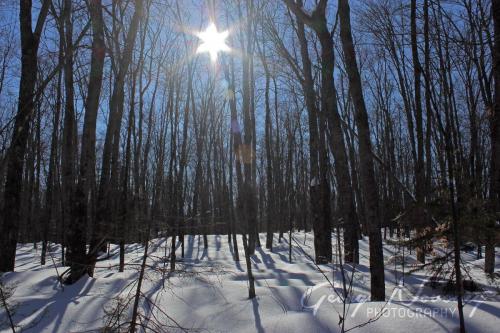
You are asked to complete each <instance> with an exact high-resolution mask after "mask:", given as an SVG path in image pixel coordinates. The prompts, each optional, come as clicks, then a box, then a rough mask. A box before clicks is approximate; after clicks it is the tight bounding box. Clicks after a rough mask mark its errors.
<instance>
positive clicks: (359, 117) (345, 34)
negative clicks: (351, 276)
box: [339, 0, 385, 301]
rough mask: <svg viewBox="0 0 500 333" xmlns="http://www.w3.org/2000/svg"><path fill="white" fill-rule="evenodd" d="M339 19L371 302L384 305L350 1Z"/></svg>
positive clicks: (373, 184) (379, 241) (374, 199)
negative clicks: (366, 234)
mask: <svg viewBox="0 0 500 333" xmlns="http://www.w3.org/2000/svg"><path fill="white" fill-rule="evenodd" d="M339 17H340V38H341V40H342V50H343V53H344V59H345V62H346V70H347V75H348V77H349V90H350V93H351V98H352V100H353V104H354V109H355V121H356V126H357V128H358V136H359V155H360V174H361V177H360V178H361V179H360V180H361V186H362V189H363V192H364V196H365V210H366V218H367V222H368V224H369V229H368V232H369V238H370V245H369V247H370V273H371V299H372V301H383V300H384V299H385V281H384V255H383V248H382V236H381V233H380V215H379V202H378V200H379V199H378V193H377V183H376V182H375V170H374V164H373V156H372V148H371V141H370V125H369V122H368V113H367V111H366V105H365V100H364V97H363V88H362V84H361V76H360V74H359V70H358V64H357V60H356V52H355V50H354V44H353V40H352V33H351V19H350V9H349V3H348V0H339Z"/></svg>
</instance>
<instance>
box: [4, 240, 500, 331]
mask: <svg viewBox="0 0 500 333" xmlns="http://www.w3.org/2000/svg"><path fill="white" fill-rule="evenodd" d="M276 236H277V235H275V238H274V239H275V242H274V248H273V252H272V253H271V252H269V250H267V249H265V248H257V250H256V254H255V255H254V256H253V257H252V265H253V267H252V268H253V273H254V275H255V278H256V294H257V298H255V299H253V300H249V299H248V289H247V287H248V282H247V275H246V266H245V261H244V254H243V247H242V243H241V238H240V240H239V244H238V245H239V249H240V259H241V261H240V262H239V263H237V262H234V260H233V257H232V249H230V246H229V244H228V242H227V236H223V235H211V236H208V242H209V247H208V249H207V250H205V249H204V248H203V238H202V237H199V236H186V243H185V246H186V253H185V258H184V260H182V261H180V262H178V263H177V264H176V269H178V270H179V271H178V272H176V273H173V274H169V272H168V270H166V271H163V270H162V269H163V267H164V262H163V257H164V255H165V251H167V254H168V252H169V249H170V240H169V239H168V240H167V241H165V239H155V240H153V241H151V242H150V256H149V259H148V261H147V264H148V269H147V271H146V273H147V274H146V279H145V281H144V284H143V287H142V288H141V291H142V293H143V294H144V295H145V296H147V297H148V299H149V300H152V301H154V302H155V304H156V305H157V306H158V307H157V308H156V307H153V306H151V305H150V304H149V303H147V302H144V301H143V302H141V314H142V315H143V318H149V323H150V324H151V325H153V323H155V322H161V323H163V324H165V325H169V326H170V327H164V328H163V330H164V331H169V332H172V331H173V332H176V331H180V330H179V329H176V328H175V327H174V326H177V325H180V326H181V327H183V328H185V329H188V330H195V331H202V332H337V331H338V332H340V327H339V325H338V323H339V313H342V307H343V305H342V302H341V301H340V299H339V296H338V295H337V294H336V293H335V292H334V291H333V290H332V288H331V285H330V283H329V282H327V280H326V278H325V276H326V277H328V279H329V280H330V281H331V282H332V284H333V286H334V287H335V289H336V290H337V291H338V292H340V293H342V283H341V282H342V280H341V274H340V271H339V270H338V269H337V268H336V269H334V266H332V265H321V266H320V267H317V266H316V265H315V264H314V263H313V262H312V261H311V260H310V258H309V257H308V256H312V255H313V253H314V251H313V236H312V234H310V233H307V234H304V233H302V232H301V233H295V234H294V238H295V240H296V242H293V251H292V263H289V262H288V242H287V239H284V240H283V241H282V242H281V243H278V241H277V237H276ZM333 239H334V242H335V237H333ZM261 242H262V244H265V235H263V234H262V235H261ZM298 244H300V248H299V246H298ZM334 245H335V244H334ZM406 252H407V251H405V261H406V262H414V256H413V254H414V253H413V254H408V253H406ZM50 253H51V256H49V257H48V258H47V265H46V266H44V267H41V266H40V264H39V262H40V250H39V249H38V250H36V249H34V248H33V244H25V245H19V246H18V251H17V261H16V272H13V273H7V274H5V275H4V276H3V277H2V282H3V284H4V285H5V286H8V287H14V288H15V289H14V293H13V296H12V297H11V298H10V299H9V303H10V307H11V308H12V310H13V320H14V322H15V324H16V325H17V326H18V329H17V331H20V330H21V329H22V331H23V332H65V333H66V332H89V331H90V332H97V331H99V330H100V329H102V328H103V326H104V325H105V323H106V322H109V320H110V316H109V313H110V311H112V310H114V309H116V305H117V304H119V305H123V304H125V302H126V301H127V300H129V299H131V297H132V296H133V294H135V284H131V283H132V282H133V281H134V280H135V279H136V278H137V276H138V271H139V268H140V263H141V261H142V253H143V247H142V245H141V244H129V245H127V254H126V263H128V264H129V265H127V266H126V268H125V272H123V273H119V272H118V266H117V265H118V260H119V258H118V247H117V246H116V245H112V246H111V251H110V253H111V254H112V256H111V257H110V258H109V259H108V260H103V261H100V262H98V268H97V269H96V273H95V277H94V278H90V277H85V278H82V279H81V280H80V281H79V282H78V283H76V284H75V285H72V286H61V285H60V284H59V283H58V281H57V273H56V269H57V271H58V272H59V274H60V273H62V271H64V269H65V268H63V267H60V266H59V265H58V260H59V258H60V247H59V246H52V248H51V251H50ZM306 253H307V255H306ZM497 253H498V251H497ZM360 255H361V256H360V257H361V258H360V261H361V262H360V265H356V267H355V273H354V279H353V294H352V297H351V301H352V302H351V304H350V305H349V312H348V315H347V316H346V318H345V328H346V330H347V329H349V328H352V327H355V326H357V325H363V324H366V325H365V326H361V327H358V328H357V329H356V331H358V332H365V331H369V332H388V331H405V332H408V333H410V332H455V331H457V330H458V312H457V309H456V302H455V301H454V299H453V297H451V296H449V295H448V296H445V295H442V293H441V292H440V291H439V290H434V289H432V288H430V287H429V286H427V285H426V284H425V282H426V280H427V278H428V273H426V272H425V271H417V272H415V273H412V274H409V275H406V276H405V279H404V285H403V284H402V281H401V280H400V278H401V276H402V274H401V266H397V267H398V269H399V270H398V271H395V269H394V268H395V266H394V265H395V264H394V263H395V262H396V263H399V261H401V259H400V258H399V259H397V260H395V259H394V258H396V257H397V256H398V255H399V254H398V253H396V248H395V247H394V246H392V245H385V248H384V255H385V259H386V272H385V279H386V297H387V300H388V302H369V286H370V275H369V268H368V240H367V239H363V240H361V241H360ZM177 258H180V249H179V248H178V250H177ZM463 259H464V262H465V263H466V264H467V265H468V267H469V270H470V272H469V274H470V275H471V277H472V278H473V279H474V281H475V282H476V283H478V284H479V286H480V287H481V288H482V289H483V291H481V292H475V293H471V292H468V293H467V294H466V297H465V298H466V299H467V300H468V302H467V305H466V306H465V309H464V313H465V322H466V328H467V331H468V332H494V331H497V328H498V325H499V324H500V320H499V318H500V296H499V294H498V292H499V290H500V288H499V284H500V283H499V281H498V279H497V280H496V281H492V280H491V279H488V278H487V277H486V276H485V274H484V273H483V272H482V270H481V269H482V265H483V264H484V260H483V259H481V260H476V259H475V253H465V252H464V253H463ZM499 261H500V258H498V256H497V263H498V262H499ZM53 262H54V263H56V265H54V264H53ZM335 267H337V266H335ZM167 268H168V265H167ZM497 268H498V266H497ZM319 269H321V271H322V272H320V271H319ZM348 271H349V272H350V269H349V268H348ZM405 271H406V272H408V271H409V269H408V268H405ZM349 272H347V275H348V276H350V273H349ZM164 273H165V274H166V278H165V279H163V274H164ZM118 296H120V297H121V298H119V299H118V298H117V297H118ZM132 303H133V301H132ZM148 304H149V305H148ZM381 310H384V312H383V313H382V314H380V311H381ZM106 313H108V315H107V314H106ZM167 315H168V317H167ZM125 317H127V315H124V318H125ZM169 318H170V319H169ZM377 318H378V319H377ZM122 319H123V318H122ZM172 319H173V320H175V322H176V323H177V324H176V323H174V322H173V321H172ZM370 319H372V320H373V322H370V323H367V322H368V321H369V320H370ZM375 319H376V320H375ZM6 320H7V318H6V313H5V311H4V310H0V325H3V326H0V332H11V329H10V327H9V326H7V325H5V322H6Z"/></svg>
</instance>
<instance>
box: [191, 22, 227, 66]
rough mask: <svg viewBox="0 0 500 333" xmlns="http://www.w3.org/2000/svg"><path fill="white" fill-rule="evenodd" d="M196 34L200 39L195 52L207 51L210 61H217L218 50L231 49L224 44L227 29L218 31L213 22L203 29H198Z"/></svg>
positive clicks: (225, 50)
mask: <svg viewBox="0 0 500 333" xmlns="http://www.w3.org/2000/svg"><path fill="white" fill-rule="evenodd" d="M196 36H197V37H198V38H199V39H201V44H200V46H198V49H197V50H196V53H202V52H208V53H209V54H210V59H211V60H212V62H215V61H217V55H218V54H219V52H229V51H230V50H231V49H230V48H229V46H228V45H227V44H226V38H227V37H228V36H229V31H227V30H226V31H222V32H218V31H217V27H216V26H215V24H214V23H211V24H210V25H209V26H208V27H207V29H206V30H205V31H200V32H198V33H197V34H196Z"/></svg>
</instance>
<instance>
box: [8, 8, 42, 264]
mask: <svg viewBox="0 0 500 333" xmlns="http://www.w3.org/2000/svg"><path fill="white" fill-rule="evenodd" d="M49 5H50V0H45V1H44V2H43V4H42V7H41V9H40V12H39V15H38V19H37V22H36V27H35V30H34V31H32V16H31V1H26V0H21V1H20V11H19V22H20V30H21V79H20V82H19V100H18V107H17V113H16V117H15V121H14V128H13V131H12V139H11V143H10V147H9V150H8V152H7V160H6V163H7V176H6V180H5V189H4V209H3V221H2V228H1V232H0V235H1V236H0V249H1V252H2V255H1V256H0V272H7V271H13V270H14V265H15V259H16V245H17V238H18V230H19V222H20V210H21V191H22V179H23V165H24V155H25V152H26V143H27V141H28V135H29V131H30V125H31V118H32V116H33V109H34V93H35V91H34V90H35V83H36V77H37V71H38V59H37V56H38V46H39V43H40V35H41V33H42V30H43V26H44V24H45V19H46V17H47V13H48V10H49Z"/></svg>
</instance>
